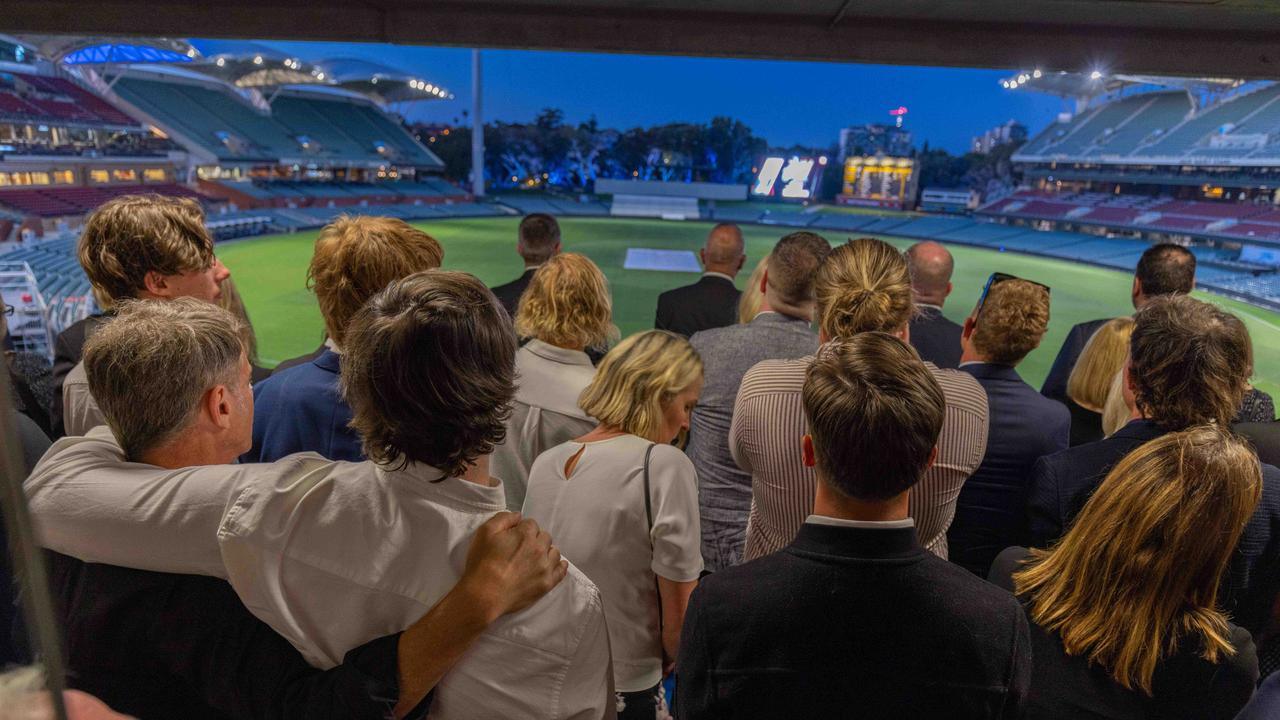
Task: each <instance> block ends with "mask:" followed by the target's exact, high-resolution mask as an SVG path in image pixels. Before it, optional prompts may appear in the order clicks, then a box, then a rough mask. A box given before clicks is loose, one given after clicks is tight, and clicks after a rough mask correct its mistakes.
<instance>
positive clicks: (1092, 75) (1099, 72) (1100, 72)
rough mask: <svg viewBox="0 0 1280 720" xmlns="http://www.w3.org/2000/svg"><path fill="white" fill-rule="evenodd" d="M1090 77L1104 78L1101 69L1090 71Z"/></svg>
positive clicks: (1095, 78)
mask: <svg viewBox="0 0 1280 720" xmlns="http://www.w3.org/2000/svg"><path fill="white" fill-rule="evenodd" d="M1089 79H1090V80H1101V79H1102V71H1100V70H1094V71H1093V72H1091V73H1089Z"/></svg>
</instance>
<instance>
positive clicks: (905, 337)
mask: <svg viewBox="0 0 1280 720" xmlns="http://www.w3.org/2000/svg"><path fill="white" fill-rule="evenodd" d="M893 335H894V337H896V338H898V339H899V340H901V341H902V342H903V344H906V345H910V344H911V323H907V324H906V325H903V326H902V327H901V328H899V330H898V331H897V332H896V333H894V334H893Z"/></svg>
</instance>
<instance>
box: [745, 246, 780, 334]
mask: <svg viewBox="0 0 1280 720" xmlns="http://www.w3.org/2000/svg"><path fill="white" fill-rule="evenodd" d="M770 254H772V253H770ZM768 270H769V256H768V255H765V256H764V257H762V258H760V262H758V263H756V269H755V270H752V271H751V279H750V280H747V289H746V290H743V291H742V297H741V298H739V299H738V324H739V325H746V324H747V323H749V322H751V321H752V320H754V319H755V318H756V315H759V314H760V306H761V305H763V304H764V282H763V281H764V274H765V272H766V271H768Z"/></svg>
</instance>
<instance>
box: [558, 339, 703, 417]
mask: <svg viewBox="0 0 1280 720" xmlns="http://www.w3.org/2000/svg"><path fill="white" fill-rule="evenodd" d="M701 377H702V358H701V357H699V356H698V352H697V351H696V350H694V349H693V345H690V344H689V341H688V340H686V339H685V338H683V337H681V336H679V335H676V334H675V333H670V332H667V331H665V330H649V331H648V332H642V333H638V334H636V335H632V336H631V337H629V338H627V339H626V340H623V341H622V342H620V343H618V345H617V347H615V348H613V349H612V350H610V351H609V354H608V355H605V356H604V360H602V361H601V362H600V367H599V368H597V369H596V375H595V377H594V378H592V380H591V384H590V385H588V386H587V389H586V390H583V391H582V396H581V397H580V398H579V400H578V404H579V406H581V407H582V411H583V412H585V413H586V414H587V415H590V416H591V417H593V418H596V419H597V420H599V421H600V424H602V425H606V426H609V427H615V428H618V429H619V430H622V431H623V432H627V433H631V434H632V435H639V436H640V437H643V438H647V439H649V440H652V441H654V442H669V441H670V440H671V438H658V437H655V436H656V435H657V434H658V431H659V429H660V427H661V425H662V415H663V407H664V406H665V405H666V404H667V403H669V402H671V399H672V398H674V397H675V396H676V395H679V394H680V393H681V392H683V391H685V390H686V389H688V387H689V386H690V385H693V384H694V383H695V382H697V381H698V379H699V378H701Z"/></svg>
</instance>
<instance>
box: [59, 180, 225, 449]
mask: <svg viewBox="0 0 1280 720" xmlns="http://www.w3.org/2000/svg"><path fill="white" fill-rule="evenodd" d="M79 256H80V265H81V266H82V267H84V272H85V274H86V275H88V276H89V283H90V284H92V285H93V294H94V297H95V298H96V299H97V301H98V303H99V305H101V306H103V307H109V306H110V305H111V304H112V303H114V302H117V301H120V300H130V299H139V300H168V299H171V298H175V297H194V298H199V299H200V300H204V301H206V302H217V301H218V299H219V298H221V297H222V291H221V290H220V289H219V286H220V285H221V284H222V281H223V280H226V279H227V278H229V277H231V271H230V270H227V268H226V267H224V266H223V264H222V263H220V262H218V258H217V257H216V256H214V254H213V236H211V235H210V234H209V231H208V230H207V229H206V228H205V226H204V209H203V208H202V207H201V206H200V203H198V202H196V201H194V200H191V199H189V198H171V197H161V196H159V195H125V196H122V197H118V198H113V199H111V200H108V201H107V202H105V203H103V204H102V205H101V206H99V207H98V209H97V210H94V211H93V214H92V215H90V216H89V219H88V220H87V221H85V226H84V231H83V232H82V233H81V234H80V246H79ZM109 314H110V311H108V312H107V315H109ZM104 319H105V317H104V316H101V315H94V316H90V317H87V318H85V319H83V320H80V321H78V322H75V323H72V324H71V325H69V326H67V328H66V329H64V330H63V331H62V332H61V333H60V334H59V335H58V338H57V340H56V341H54V345H53V349H54V351H53V397H52V399H51V404H50V406H49V419H50V423H51V424H52V426H53V427H52V428H51V429H52V430H53V434H54V436H55V437H62V435H63V434H65V428H64V427H63V409H62V385H63V383H64V382H65V381H66V379H67V375H68V374H70V372H71V370H72V368H74V367H75V366H76V364H77V363H79V362H80V356H81V355H82V354H83V353H84V343H85V340H86V339H87V338H88V336H89V335H90V334H92V332H93V330H94V329H95V328H96V327H97V326H98V324H99V323H101V322H103V321H104Z"/></svg>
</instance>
